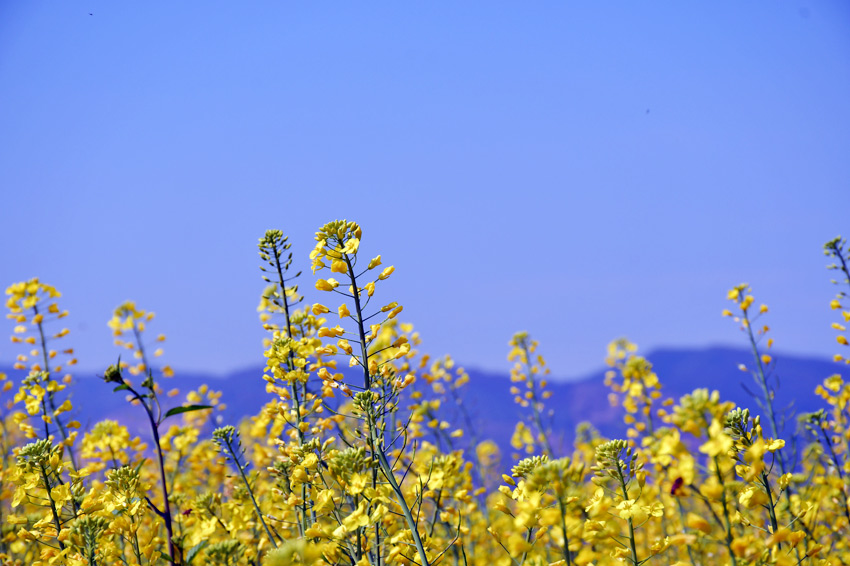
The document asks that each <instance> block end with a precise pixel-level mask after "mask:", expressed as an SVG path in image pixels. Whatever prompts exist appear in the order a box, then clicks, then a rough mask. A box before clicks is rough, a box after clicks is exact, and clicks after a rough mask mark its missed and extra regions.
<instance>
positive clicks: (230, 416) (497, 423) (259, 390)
mask: <svg viewBox="0 0 850 566" xmlns="http://www.w3.org/2000/svg"><path fill="white" fill-rule="evenodd" d="M647 359H648V360H649V361H650V362H652V364H653V369H654V371H655V372H656V374H657V375H658V377H659V379H660V381H661V383H662V386H663V388H662V393H663V396H664V398H673V399H676V400H678V399H679V397H681V396H682V395H685V394H686V393H690V392H691V391H693V390H694V389H696V388H700V387H705V388H708V389H710V390H715V389H716V390H718V391H719V392H720V396H721V398H722V399H724V400H730V401H733V402H734V403H736V404H737V405H740V406H743V407H749V408H751V410H753V411H754V412H755V413H758V406H757V405H756V403H755V401H753V400H752V399H751V398H750V396H749V394H748V393H747V392H746V391H745V389H744V386H746V387H748V388H749V389H750V390H751V391H756V386H755V383H754V382H753V380H752V378H751V377H750V375H749V374H748V373H746V372H742V371H741V370H739V369H738V366H739V365H740V364H745V365H748V366H752V365H753V364H752V354H751V353H750V352H749V351H747V350H743V349H735V348H723V347H713V348H705V349H659V350H655V351H653V352H650V353H649V354H648V355H647ZM776 360H777V361H776V364H775V368H774V370H773V372H772V374H771V379H778V383H779V387H778V389H777V394H776V406H777V408H784V407H789V406H793V407H794V409H795V410H796V411H797V412H798V413H801V412H809V411H815V410H817V409H819V408H821V407H822V406H823V405H822V402H821V400H820V399H819V398H818V397H816V396H815V395H814V389H815V387H816V386H817V385H818V384H820V383H821V382H822V381H823V380H824V379H825V378H826V377H828V376H830V375H832V374H834V373H837V372H838V371H839V370H840V369H841V367H842V366H840V365H838V364H835V363H833V362H831V361H828V360H822V359H816V358H807V357H801V356H792V355H777V356H776ZM0 371H5V373H7V374H8V375H10V377H12V378H13V379H19V378H20V376H21V375H22V374H23V372H20V371H15V370H4V369H3V368H0ZM468 373H469V376H470V380H469V383H468V384H467V385H466V386H465V387H464V390H465V392H464V393H465V395H464V398H463V402H464V404H465V405H466V407H467V409H468V411H469V413H470V415H471V416H472V418H473V421H474V423H475V425H476V427H477V434H478V436H479V438H480V439H485V438H489V439H492V440H494V441H496V442H497V443H498V444H499V445H500V447H501V448H502V450H503V453H504V454H506V455H509V454H510V453H511V452H512V449H511V448H510V446H509V441H510V437H511V434H512V432H513V429H514V425H515V423H516V421H517V419H518V418H519V417H520V416H521V414H522V411H521V409H520V407H518V406H517V405H516V404H515V403H514V401H513V396H512V395H511V394H510V392H509V389H510V385H511V384H510V380H509V379H508V374H507V371H506V372H505V373H503V374H500V373H492V372H485V371H479V370H475V369H470V370H468ZM604 374H605V371H604V370H602V371H598V372H595V373H593V374H591V375H588V376H586V377H584V378H582V379H579V380H575V381H569V382H565V381H559V380H557V379H552V380H550V386H549V389H550V390H551V391H552V397H551V399H550V400H549V401H548V402H547V407H548V408H549V409H551V411H552V415H551V424H552V430H553V431H554V441H555V444H556V446H557V447H559V449H560V450H562V451H563V452H564V453H568V452H569V451H570V447H571V444H572V437H573V432H574V430H575V427H576V425H577V424H579V423H580V422H582V421H589V422H590V423H592V424H593V425H594V426H596V428H598V429H599V430H600V431H601V432H602V433H603V434H604V435H605V436H609V437H612V436H619V435H622V434H623V433H624V425H623V424H622V412H621V410H620V409H619V408H616V407H611V405H610V404H609V402H608V394H609V392H610V390H609V389H608V388H607V387H605V385H604V383H603V381H604ZM262 375H263V368H262V367H259V366H258V367H256V368H247V369H244V370H240V371H237V372H233V373H231V374H229V375H227V376H226V377H223V378H222V377H214V376H210V375H204V374H179V373H178V376H177V377H174V378H172V379H163V380H162V381H161V383H162V385H163V387H164V388H165V389H166V390H169V389H171V388H179V389H180V393H181V394H180V396H178V397H175V398H174V399H169V398H166V402H165V404H166V406H171V405H172V404H175V405H176V404H177V403H178V400H180V399H182V398H184V397H183V396H184V395H185V394H186V393H187V392H188V391H189V390H191V389H197V388H198V387H200V386H201V385H202V384H207V385H208V386H209V387H210V388H211V389H214V390H216V391H221V392H222V401H223V402H224V403H226V404H227V409H226V410H225V411H223V412H221V413H220V421H221V422H223V423H235V422H238V421H239V420H240V419H242V418H244V417H246V416H250V415H253V414H256V413H257V412H258V411H259V409H260V407H261V406H262V405H263V404H264V403H266V402H267V401H269V400H270V399H271V396H270V395H269V394H268V393H266V391H265V385H266V382H265V381H263V379H262ZM71 395H72V400H73V403H74V406H75V410H76V411H77V414H76V415H75V418H77V419H79V420H81V422H82V423H83V426H84V428H85V427H86V425H87V424H93V423H94V422H97V421H98V420H101V419H104V418H109V419H114V420H117V421H119V422H123V423H125V424H127V425H128V427H130V428H131V430H134V431H135V433H136V434H142V435H143V438H147V434H148V433H147V431H146V430H145V428H144V427H145V421H144V413H143V411H142V410H141V409H140V408H138V407H131V406H129V405H128V404H127V403H126V402H125V401H124V400H123V394H121V393H117V394H114V393H112V387H110V386H108V385H107V384H105V383H103V382H102V381H100V380H99V379H96V378H94V377H83V378H79V379H78V380H77V382H76V385H75V386H74V387H72V388H71ZM8 396H11V394H10V393H7V394H6V398H7V399H8ZM794 426H795V423H794V422H793V421H791V422H789V423H788V425H787V427H786V434H789V433H790V432H792V431H793V430H794Z"/></svg>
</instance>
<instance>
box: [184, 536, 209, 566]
mask: <svg viewBox="0 0 850 566" xmlns="http://www.w3.org/2000/svg"><path fill="white" fill-rule="evenodd" d="M208 544H209V541H207V540H202V541H201V542H199V543H198V544H196V545H195V546H193V547H192V548H190V549H189V552H187V553H186V564H190V563H191V562H192V560H194V559H195V557H196V556H198V554H199V553H200V552H201V551H202V550H203V549H204V547H205V546H206V545H208Z"/></svg>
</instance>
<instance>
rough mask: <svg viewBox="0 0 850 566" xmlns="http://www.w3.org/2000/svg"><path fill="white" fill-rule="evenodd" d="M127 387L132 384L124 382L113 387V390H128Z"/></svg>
mask: <svg viewBox="0 0 850 566" xmlns="http://www.w3.org/2000/svg"><path fill="white" fill-rule="evenodd" d="M127 389H130V386H129V385H126V384H123V383H122V384H121V385H119V386H118V387H116V388H115V389H113V390H112V392H113V393H115V392H116V391H126V390H127Z"/></svg>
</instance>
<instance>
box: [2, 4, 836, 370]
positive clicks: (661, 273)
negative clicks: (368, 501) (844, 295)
mask: <svg viewBox="0 0 850 566" xmlns="http://www.w3.org/2000/svg"><path fill="white" fill-rule="evenodd" d="M90 14H91V15H90ZM848 101H850V5H848V4H847V3H846V2H843V1H833V2H827V1H824V2H817V3H816V2H748V3H741V2H712V3H695V2H676V3H673V2H609V3H598V2H582V3H579V2H537V3H518V2H492V1H491V2H463V3H447V2H405V3H389V2H372V3H358V4H355V3H346V4H337V5H333V4H327V3H294V2H252V3H243V2H239V3H237V2H210V1H204V2H191V1H183V2H179V3H167V4H166V3H144V4H143V3H130V2H124V3H115V2H105V1H102V2H98V1H87V2H77V1H75V2H4V3H2V4H0V190H1V191H2V196H0V204H2V208H0V238H2V245H0V275H2V280H3V281H2V283H3V285H4V286H5V285H7V284H8V283H11V282H14V281H18V280H22V279H26V278H29V277H33V276H39V277H41V278H42V279H43V280H45V281H48V282H50V283H52V284H54V285H56V286H57V287H58V288H59V289H60V290H62V291H63V293H64V297H63V304H64V306H65V307H66V308H68V309H69V310H70V311H71V316H70V317H69V319H68V320H69V327H70V329H71V330H72V334H71V336H70V338H68V339H67V340H68V341H69V342H68V343H73V345H74V346H75V347H76V348H77V350H78V352H79V355H80V365H81V367H84V368H90V369H96V368H101V367H102V366H104V365H105V364H107V363H110V362H112V361H113V360H114V358H115V356H116V355H117V353H118V352H117V350H116V349H115V348H114V347H113V346H112V345H111V338H110V336H109V331H108V329H107V327H106V321H107V320H108V318H109V317H110V314H111V310H112V308H114V307H115V306H116V305H117V304H118V303H120V302H121V301H123V300H125V299H128V298H131V299H134V300H136V301H137V303H138V304H139V305H140V306H142V307H143V308H148V309H150V310H154V311H156V312H157V315H158V318H157V321H156V323H155V325H154V326H153V329H156V331H162V332H165V333H166V334H168V336H169V342H168V344H167V348H166V356H165V358H164V359H165V360H167V361H168V362H170V363H171V364H172V365H174V366H175V368H176V369H177V371H180V369H184V370H204V371H213V372H218V373H223V372H226V371H228V370H231V369H234V368H240V367H244V366H247V365H251V364H256V363H262V356H261V346H260V340H261V337H262V331H261V330H260V328H259V324H258V321H257V316H256V312H255V308H256V305H257V300H258V295H259V293H260V291H261V290H262V288H263V284H262V281H261V280H260V274H259V270H258V268H257V266H258V258H257V252H256V241H257V238H259V237H260V236H261V235H262V233H263V232H264V231H265V230H266V229H267V228H272V227H274V228H280V229H282V230H284V232H286V233H287V234H289V235H290V236H291V240H292V242H293V250H294V252H295V253H296V257H297V259H298V261H300V262H301V264H302V265H303V266H304V267H305V269H306V267H307V265H308V261H307V255H308V253H309V251H310V249H311V247H312V237H313V233H314V232H315V231H316V230H317V229H318V227H320V226H321V225H322V224H324V223H325V222H327V221H329V220H333V219H336V218H348V219H352V220H356V221H357V222H359V223H360V224H361V225H362V227H363V230H364V239H363V247H362V249H363V251H364V253H366V254H368V255H370V256H371V255H375V254H378V253H380V254H382V255H383V258H384V262H385V264H394V265H395V266H396V275H394V276H393V278H392V279H391V280H390V281H389V282H388V283H389V285H387V287H386V288H385V289H384V291H383V292H384V297H386V299H387V301H390V300H397V301H399V302H400V303H402V304H403V305H405V311H404V317H406V318H405V319H406V320H408V321H410V322H413V323H414V324H415V325H416V327H417V328H418V329H419V331H420V332H421V334H422V337H423V339H424V345H423V349H424V350H427V351H429V352H431V353H433V354H442V353H451V354H453V355H454V356H455V357H456V359H458V360H460V361H461V362H462V363H464V364H466V365H468V366H478V367H482V368H487V369H496V370H498V369H504V368H507V367H508V363H507V362H506V361H505V355H506V353H507V341H508V340H509V338H510V336H511V334H512V333H513V332H515V331H517V330H528V331H529V332H531V333H532V335H533V336H535V337H537V338H538V339H539V340H540V341H541V342H542V352H543V353H544V355H546V356H547V358H548V359H549V361H550V363H551V366H552V368H553V372H554V373H555V374H557V375H561V376H576V375H580V374H582V373H584V372H586V371H588V370H590V369H594V368H597V367H598V366H599V365H600V364H601V363H602V359H603V357H604V352H605V346H606V344H607V343H608V341H610V340H611V339H613V338H616V337H619V336H621V335H626V336H628V337H630V338H631V339H632V340H634V341H636V342H637V343H638V344H639V345H641V347H642V348H644V349H651V348H654V347H661V346H683V347H685V346H686V347H699V346H706V345H709V344H736V343H738V344H740V343H742V339H743V336H741V335H740V334H739V333H738V332H737V331H736V329H735V327H734V325H733V324H732V323H731V322H730V321H729V320H728V319H722V318H721V317H720V315H719V313H720V311H721V309H723V308H725V307H726V306H727V305H726V301H725V292H726V290H727V289H728V288H730V287H731V286H733V285H735V284H737V283H739V282H742V281H747V282H749V283H751V284H752V285H753V287H754V290H755V293H756V299H757V300H759V301H764V302H767V303H768V304H769V305H770V306H771V309H772V312H771V315H770V319H769V322H770V324H771V325H772V327H773V328H774V332H775V334H774V337H775V338H776V341H777V348H778V349H779V351H785V352H795V353H805V354H813V355H820V356H827V355H830V354H832V353H833V352H834V351H835V350H836V346H835V342H834V333H833V331H832V330H831V329H830V328H829V323H830V322H831V320H832V316H831V315H832V313H830V311H829V309H828V302H829V299H830V298H831V297H832V294H833V289H832V288H831V287H830V285H829V282H828V280H829V277H830V274H829V273H828V272H827V271H826V270H824V265H825V263H826V262H825V258H824V257H823V256H822V255H821V252H820V248H821V245H822V244H823V242H824V241H826V240H827V239H830V238H832V237H834V236H835V235H837V234H839V233H844V234H845V235H850V223H848V210H850V207H849V206H848V205H850V159H848V148H850V104H848ZM312 283H313V278H312V276H311V275H309V270H307V274H305V276H304V278H303V282H302V285H301V286H302V289H303V290H305V291H306V294H307V297H308V300H310V301H311V302H312V301H317V300H324V299H326V298H327V296H326V295H323V294H320V293H318V292H317V291H314V290H312ZM0 330H4V333H8V332H11V324H9V323H8V321H5V320H4V321H3V322H2V327H0ZM17 353H18V351H17V350H16V349H15V347H14V345H13V344H11V343H8V342H6V344H5V345H2V343H0V362H5V361H8V362H10V363H11V361H12V360H13V358H14V356H15V355H16V354H17Z"/></svg>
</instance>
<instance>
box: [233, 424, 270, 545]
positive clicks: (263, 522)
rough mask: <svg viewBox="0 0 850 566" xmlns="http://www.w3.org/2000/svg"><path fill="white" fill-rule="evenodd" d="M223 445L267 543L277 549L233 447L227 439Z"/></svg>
mask: <svg viewBox="0 0 850 566" xmlns="http://www.w3.org/2000/svg"><path fill="white" fill-rule="evenodd" d="M225 443H226V444H227V450H228V451H229V452H230V457H231V458H232V459H233V463H234V464H236V469H238V470H239V474H240V475H241V476H242V481H243V482H245V487H246V488H247V489H248V496H249V497H250V498H251V503H253V504H254V510H255V511H256V512H257V517H259V518H260V523H262V524H263V528H264V529H265V530H266V534H267V535H268V536H269V541H270V542H271V543H272V546H273V547H274V548H277V543H276V542H275V540H274V537H273V536H272V532H271V530H269V527H268V525H266V521H265V520H264V519H263V513H262V512H261V511H260V506H259V505H257V500H256V499H254V491H253V490H252V489H251V484H250V483H249V482H248V478H247V477H246V476H245V470H243V469H242V464H240V463H239V458H238V457H237V456H236V452H235V451H234V450H233V445H231V444H230V440H227V439H225Z"/></svg>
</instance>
